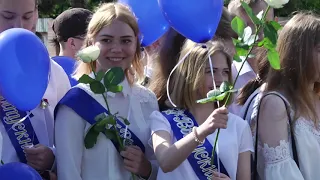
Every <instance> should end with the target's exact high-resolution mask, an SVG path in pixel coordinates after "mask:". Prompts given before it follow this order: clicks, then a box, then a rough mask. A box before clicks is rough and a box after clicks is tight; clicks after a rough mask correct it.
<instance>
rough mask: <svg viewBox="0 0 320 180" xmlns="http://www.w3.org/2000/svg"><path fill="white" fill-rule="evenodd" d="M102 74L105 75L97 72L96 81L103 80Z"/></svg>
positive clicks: (102, 72)
mask: <svg viewBox="0 0 320 180" xmlns="http://www.w3.org/2000/svg"><path fill="white" fill-rule="evenodd" d="M104 74H105V73H104V71H99V72H98V73H97V76H96V80H97V81H101V80H102V79H103V76H104Z"/></svg>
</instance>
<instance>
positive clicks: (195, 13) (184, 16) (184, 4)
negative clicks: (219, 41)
mask: <svg viewBox="0 0 320 180" xmlns="http://www.w3.org/2000/svg"><path fill="white" fill-rule="evenodd" d="M158 3H159V6H160V8H161V10H162V13H163V14H164V16H165V18H166V19H167V20H168V22H169V24H170V25H171V26H172V27H173V29H175V30H176V31H177V32H179V33H180V34H182V35H183V36H185V37H186V38H188V39H191V40H192V41H194V42H197V43H205V42H207V41H209V40H211V39H212V38H213V36H214V34H215V33H216V30H217V27H218V24H219V21H220V18H221V15H222V10H223V0H158Z"/></svg>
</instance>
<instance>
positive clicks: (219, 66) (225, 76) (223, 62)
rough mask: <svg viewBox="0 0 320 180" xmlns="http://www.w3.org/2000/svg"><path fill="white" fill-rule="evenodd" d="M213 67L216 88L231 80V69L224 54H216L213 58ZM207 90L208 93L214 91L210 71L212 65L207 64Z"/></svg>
mask: <svg viewBox="0 0 320 180" xmlns="http://www.w3.org/2000/svg"><path fill="white" fill-rule="evenodd" d="M211 61H212V66H213V70H212V72H213V76H214V81H215V84H216V87H217V88H219V87H220V85H221V84H222V82H224V81H228V80H229V73H230V69H229V67H228V63H227V57H226V55H225V54H223V53H222V52H216V53H214V54H213V55H212V56H211ZM205 83H206V84H205V88H206V91H207V92H208V91H210V90H212V89H214V85H213V81H212V75H211V70H210V64H209V62H208V63H207V66H206V69H205Z"/></svg>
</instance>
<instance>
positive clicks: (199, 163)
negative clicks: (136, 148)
mask: <svg viewBox="0 0 320 180" xmlns="http://www.w3.org/2000/svg"><path fill="white" fill-rule="evenodd" d="M162 114H163V116H164V117H166V119H167V120H168V121H169V123H170V125H171V129H172V131H173V134H174V136H175V137H176V139H177V141H179V140H180V139H182V138H183V137H184V136H186V135H188V134H189V133H191V132H192V128H193V127H194V126H198V124H197V122H196V121H195V119H194V117H193V116H192V114H191V113H190V112H189V111H187V110H180V109H169V110H166V111H163V112H162ZM212 149H213V147H212V145H211V143H210V142H209V141H208V140H207V139H205V141H204V143H203V144H200V145H199V146H198V147H197V148H196V149H195V150H193V151H192V153H191V154H190V155H189V157H188V161H189V163H190V165H191V167H192V169H193V171H194V172H195V173H196V175H197V176H198V178H199V179H200V180H205V179H207V180H211V177H212V173H213V171H216V170H217V167H218V158H217V154H216V153H215V154H214V165H213V166H211V154H212ZM219 163H220V172H221V173H223V174H225V175H227V176H229V175H228V172H227V170H226V169H225V167H224V166H223V164H222V162H221V161H220V160H219Z"/></svg>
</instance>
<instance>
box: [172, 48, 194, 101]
mask: <svg viewBox="0 0 320 180" xmlns="http://www.w3.org/2000/svg"><path fill="white" fill-rule="evenodd" d="M195 47H196V46H195ZM195 47H193V48H192V49H190V50H189V51H188V53H187V54H186V55H184V56H183V57H182V58H181V60H180V61H179V62H178V64H177V65H175V66H174V68H173V69H172V71H171V72H170V74H169V77H168V80H167V97H168V100H169V102H170V103H171V105H172V106H173V107H177V105H176V104H174V103H173V101H172V99H171V97H170V92H169V84H170V78H171V75H172V74H173V72H174V71H175V70H176V69H177V68H178V67H179V65H180V64H182V63H183V62H184V60H185V59H186V58H187V57H188V56H189V54H190V53H191V52H192V50H193V49H194V48H195Z"/></svg>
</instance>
